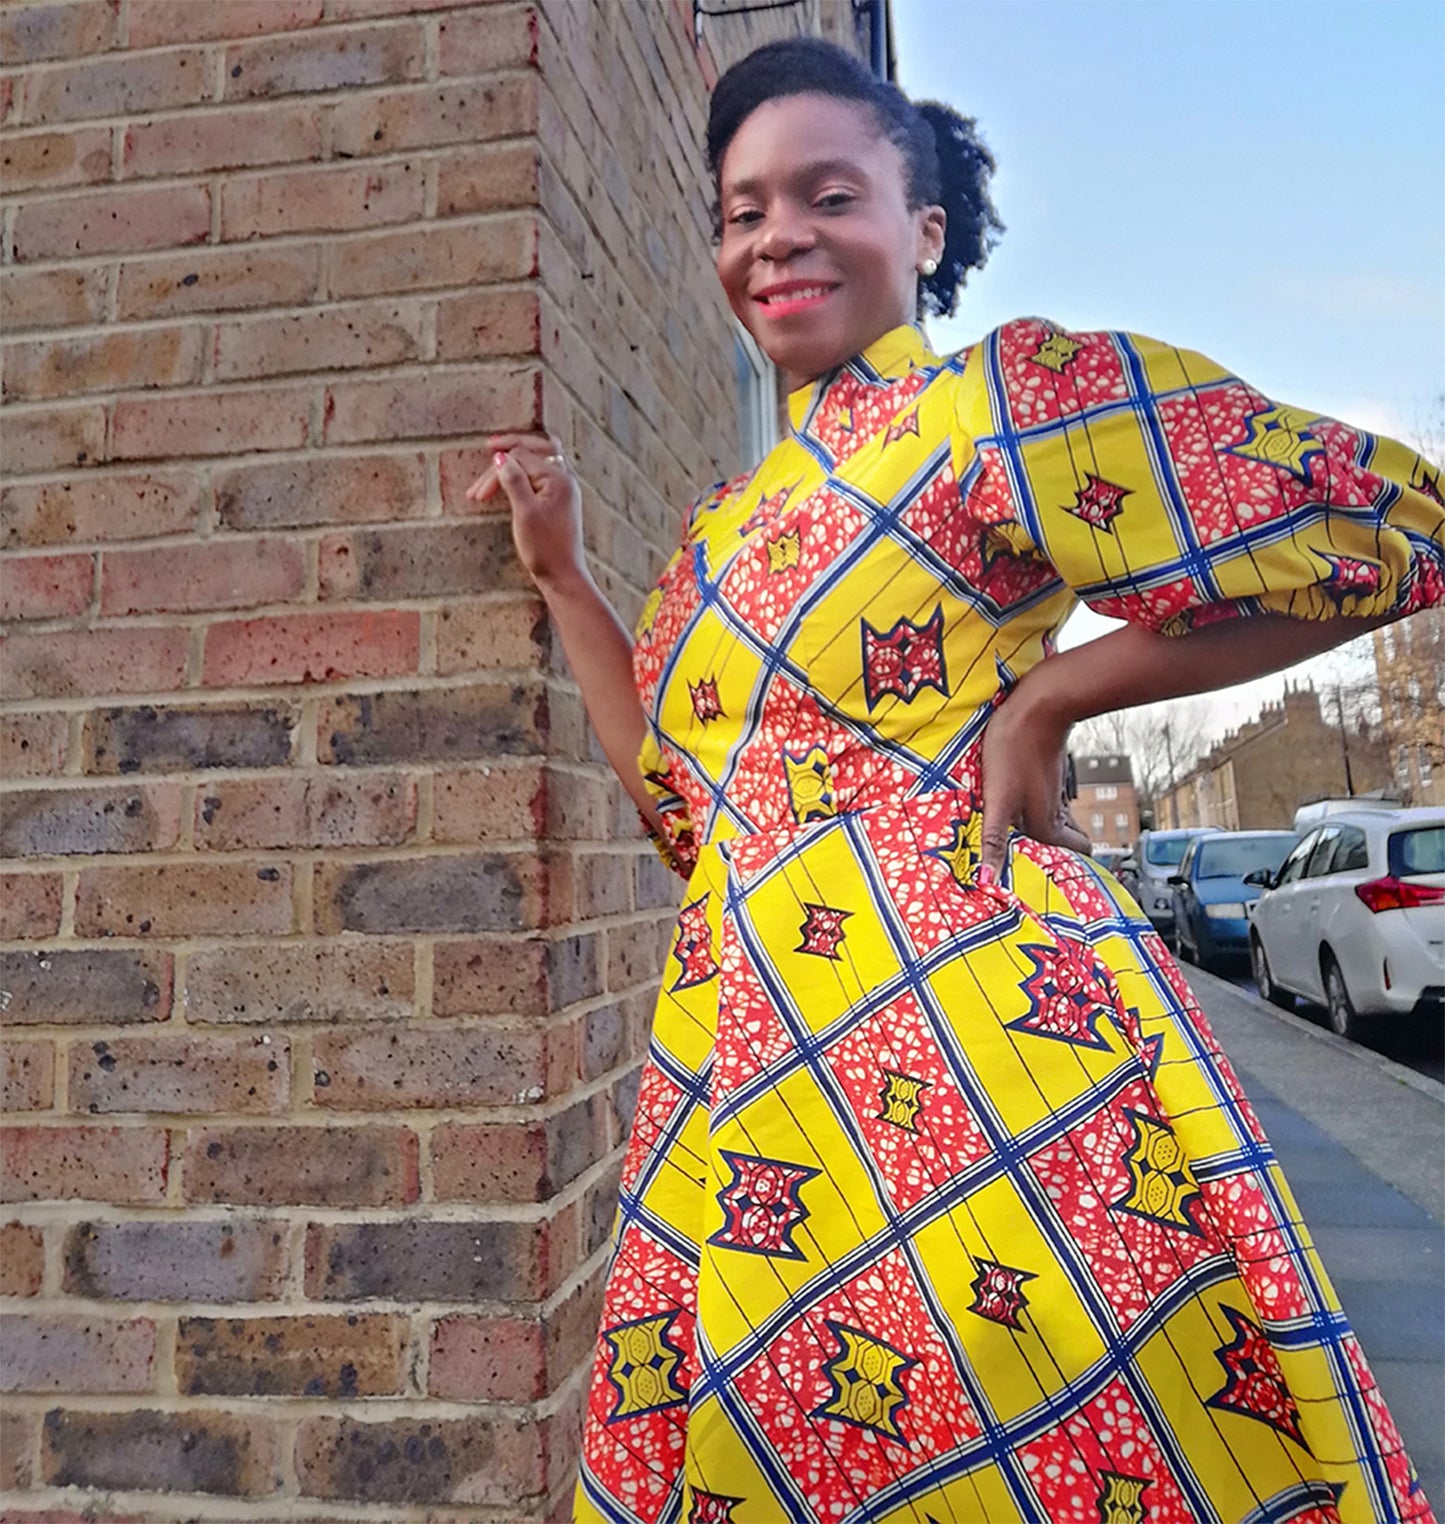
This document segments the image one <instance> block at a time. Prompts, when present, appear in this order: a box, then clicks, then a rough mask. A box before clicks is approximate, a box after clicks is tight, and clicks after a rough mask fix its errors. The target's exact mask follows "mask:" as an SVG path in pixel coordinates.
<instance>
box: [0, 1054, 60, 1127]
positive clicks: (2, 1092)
mask: <svg viewBox="0 0 1445 1524" xmlns="http://www.w3.org/2000/svg"><path fill="white" fill-rule="evenodd" d="M54 1103H55V1044H54V1043H52V1042H46V1041H43V1040H40V1041H35V1042H16V1041H15V1040H14V1039H13V1038H7V1039H6V1041H5V1042H4V1043H0V1111H49V1110H50V1108H51V1106H52V1105H53V1104H54Z"/></svg>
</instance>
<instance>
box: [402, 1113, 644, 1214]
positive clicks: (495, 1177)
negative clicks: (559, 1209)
mask: <svg viewBox="0 0 1445 1524" xmlns="http://www.w3.org/2000/svg"><path fill="white" fill-rule="evenodd" d="M609 1125H610V1124H609V1108H608V1106H607V1104H606V1101H605V1098H604V1097H601V1096H596V1095H594V1096H591V1097H589V1098H588V1099H587V1100H585V1101H577V1102H576V1103H575V1104H573V1105H571V1106H569V1107H567V1109H566V1110H565V1111H562V1112H559V1113H557V1114H556V1115H555V1116H551V1117H547V1118H545V1119H544V1120H541V1121H532V1122H477V1123H469V1122H447V1123H443V1124H442V1125H441V1126H440V1127H438V1128H437V1129H436V1131H435V1132H434V1133H433V1134H432V1171H433V1178H434V1180H435V1190H436V1199H437V1200H438V1201H470V1202H498V1201H509V1202H522V1201H546V1200H547V1199H548V1198H549V1197H552V1196H555V1195H556V1194H557V1192H558V1191H560V1190H563V1189H564V1188H565V1187H566V1186H568V1185H570V1184H571V1183H572V1181H574V1180H575V1179H576V1178H577V1177H578V1176H579V1175H580V1174H582V1172H583V1171H584V1170H587V1169H590V1168H591V1167H592V1165H594V1164H595V1163H596V1162H597V1161H598V1160H599V1159H600V1158H601V1157H602V1156H603V1154H605V1153H606V1152H607V1150H608V1149H609V1148H610V1147H611V1146H612V1144H613V1141H614V1140H613V1138H612V1136H611V1133H610V1131H609Z"/></svg>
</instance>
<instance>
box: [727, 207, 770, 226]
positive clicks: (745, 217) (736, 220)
mask: <svg viewBox="0 0 1445 1524" xmlns="http://www.w3.org/2000/svg"><path fill="white" fill-rule="evenodd" d="M762 215H763V214H762V213H761V212H760V211H758V210H757V209H756V208H754V207H744V208H743V209H742V210H741V211H738V212H733V213H732V214H731V215H730V216H729V217H728V221H729V222H730V223H732V224H734V225H735V226H737V227H746V226H747V224H748V223H750V222H756V221H757V220H758V218H759V217H761V216H762Z"/></svg>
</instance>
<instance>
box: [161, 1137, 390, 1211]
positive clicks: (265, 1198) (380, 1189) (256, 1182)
mask: <svg viewBox="0 0 1445 1524" xmlns="http://www.w3.org/2000/svg"><path fill="white" fill-rule="evenodd" d="M417 1169H418V1164H417V1140H416V1134H415V1133H414V1132H412V1131H410V1129H408V1128H404V1127H340V1126H327V1127H211V1128H198V1129H195V1130H194V1131H192V1132H191V1133H190V1134H189V1135H188V1136H187V1138H186V1152H185V1176H184V1181H185V1192H186V1200H187V1201H224V1202H228V1203H230V1204H232V1205H235V1206H327V1207H358V1208H359V1207H394V1206H407V1205H409V1204H410V1203H411V1202H413V1201H415V1200H416V1199H417V1196H418V1195H419V1193H420V1184H419V1181H418V1175H417Z"/></svg>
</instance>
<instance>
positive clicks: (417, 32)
mask: <svg viewBox="0 0 1445 1524" xmlns="http://www.w3.org/2000/svg"><path fill="white" fill-rule="evenodd" d="M425 72H426V36H425V34H424V32H423V31H422V28H421V26H420V24H419V23H417V22H414V21H399V22H394V23H383V24H381V25H372V26H364V27H355V28H346V29H342V28H339V27H327V28H326V29H325V30H324V31H316V32H311V31H306V32H302V33H301V34H300V35H293V36H290V37H267V38H266V39H265V40H264V41H260V42H245V43H237V44H234V45H233V46H231V47H229V48H227V49H226V61H225V75H226V98H227V99H228V100H254V99H257V98H259V97H263V96H266V97H269V96H276V95H297V94H307V95H310V94H320V93H322V92H324V91H327V90H347V89H355V88H357V87H358V86H363V85H390V84H400V83H402V82H404V81H406V80H413V79H420V78H421V77H422V76H423V74H424V73H425Z"/></svg>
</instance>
